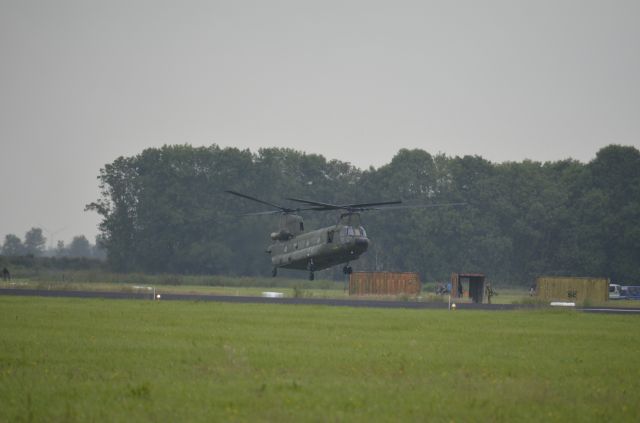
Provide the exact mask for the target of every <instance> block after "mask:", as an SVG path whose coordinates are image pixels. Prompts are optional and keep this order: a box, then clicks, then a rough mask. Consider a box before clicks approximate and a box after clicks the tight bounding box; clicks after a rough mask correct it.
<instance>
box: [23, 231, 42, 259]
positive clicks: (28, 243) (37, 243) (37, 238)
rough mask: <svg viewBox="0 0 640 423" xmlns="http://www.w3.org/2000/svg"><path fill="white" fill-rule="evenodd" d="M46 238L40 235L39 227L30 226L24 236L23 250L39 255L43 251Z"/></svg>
mask: <svg viewBox="0 0 640 423" xmlns="http://www.w3.org/2000/svg"><path fill="white" fill-rule="evenodd" d="M46 242H47V239H46V238H45V237H44V236H43V235H42V229H41V228H31V229H30V230H29V231H28V232H27V233H26V234H25V236H24V250H25V253H26V254H31V255H33V256H36V257H37V256H41V255H42V253H44V248H45V243H46Z"/></svg>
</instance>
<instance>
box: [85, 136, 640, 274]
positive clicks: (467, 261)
mask: <svg viewBox="0 0 640 423" xmlns="http://www.w3.org/2000/svg"><path fill="white" fill-rule="evenodd" d="M99 180H100V187H101V191H102V195H101V198H99V199H98V200H97V201H96V202H94V203H92V204H90V205H88V209H91V210H95V211H96V212H98V213H99V214H100V215H101V216H102V222H101V224H100V229H101V238H100V245H102V246H103V247H104V248H105V250H106V252H107V255H108V260H109V263H110V265H111V266H112V267H113V268H114V269H116V270H119V271H128V270H143V271H149V272H180V273H226V274H239V275H254V274H267V273H268V272H269V270H270V264H269V262H268V256H266V255H265V254H264V247H265V245H267V244H268V243H269V239H268V233H269V232H270V229H272V227H273V226H275V225H276V223H275V222H276V219H274V218H268V217H244V218H241V217H238V214H240V213H242V212H247V211H256V210H257V207H258V208H259V207H260V206H259V205H258V204H255V203H250V202H246V201H243V200H241V199H238V198H235V197H231V196H229V195H226V194H225V193H224V190H227V189H233V190H237V191H241V192H245V193H247V194H250V195H254V196H257V197H260V198H263V199H265V200H268V201H272V202H274V203H281V202H283V201H285V200H283V198H286V197H300V198H310V199H315V200H319V201H324V202H330V203H349V202H353V201H357V202H367V201H376V200H389V199H402V200H403V201H405V202H409V203H411V202H413V203H419V204H425V203H451V202H465V203H466V206H465V207H441V208H419V209H407V210H400V211H395V212H386V213H370V214H367V215H365V216H364V222H365V225H366V227H367V230H368V232H369V235H370V237H371V239H372V241H373V242H372V244H371V247H370V251H369V253H368V254H366V255H365V256H363V257H362V258H361V259H360V260H359V261H358V262H357V263H354V264H355V265H356V268H360V269H369V270H372V269H378V270H407V271H419V272H420V273H421V274H422V277H423V279H425V280H434V279H445V278H448V277H449V275H450V273H451V272H452V271H467V272H483V273H486V274H488V275H489V276H490V277H491V278H492V279H493V280H494V281H497V282H503V283H522V284H526V283H530V282H531V281H532V280H533V278H535V277H536V276H538V275H542V274H567V275H583V276H587V275H594V276H607V277H611V278H614V279H615V280H620V281H625V280H629V281H631V280H640V264H639V263H640V223H638V222H640V152H638V150H637V149H635V148H633V147H622V146H608V147H605V148H603V149H602V150H600V152H598V155H597V157H596V158H595V159H594V160H593V161H592V162H590V163H588V164H582V163H579V162H576V161H571V160H566V161H559V162H552V163H551V162H549V163H539V162H532V161H523V162H520V163H516V162H508V163H498V164H496V163H491V162H489V161H487V160H485V159H483V158H482V157H478V156H464V157H447V156H445V155H442V154H440V155H436V156H433V155H431V154H429V153H428V152H425V151H422V150H406V149H403V150H400V151H399V152H398V154H396V156H395V157H393V159H392V160H391V162H390V163H389V164H387V165H385V166H382V167H380V168H378V169H375V168H369V169H367V170H364V171H362V170H359V169H357V168H355V167H353V166H351V165H350V164H349V163H345V162H340V161H336V160H332V161H327V160H326V159H325V158H324V157H322V156H319V155H314V154H305V153H302V152H299V151H295V150H291V149H278V148H269V149H261V150H259V151H258V152H257V153H251V152H250V151H248V150H238V149H234V148H225V149H222V148H220V147H218V146H216V145H212V146H210V147H199V148H194V147H191V146H188V145H177V146H164V147H162V148H158V149H156V148H154V149H148V150H145V151H143V152H142V153H141V154H139V155H137V156H134V157H128V158H124V157H121V158H118V159H117V160H115V161H114V162H113V163H111V164H108V165H106V166H105V167H104V168H103V169H102V170H101V172H100V176H99ZM304 217H305V225H306V226H307V228H314V227H320V226H324V225H328V224H331V223H333V222H335V219H336V215H335V214H332V213H326V214H315V215H313V214H309V215H305V216H304ZM329 273H330V272H329Z"/></svg>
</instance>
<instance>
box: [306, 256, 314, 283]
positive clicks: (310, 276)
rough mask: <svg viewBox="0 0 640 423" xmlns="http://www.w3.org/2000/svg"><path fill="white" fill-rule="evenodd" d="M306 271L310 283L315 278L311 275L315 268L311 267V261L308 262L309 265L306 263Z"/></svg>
mask: <svg viewBox="0 0 640 423" xmlns="http://www.w3.org/2000/svg"><path fill="white" fill-rule="evenodd" d="M307 270H309V280H310V281H312V280H314V279H315V278H316V277H315V275H314V274H313V272H314V270H315V266H314V265H313V259H311V260H309V263H307Z"/></svg>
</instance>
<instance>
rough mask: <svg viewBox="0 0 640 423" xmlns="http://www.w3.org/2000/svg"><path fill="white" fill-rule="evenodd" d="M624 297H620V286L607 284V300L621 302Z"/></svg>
mask: <svg viewBox="0 0 640 423" xmlns="http://www.w3.org/2000/svg"><path fill="white" fill-rule="evenodd" d="M623 298H624V296H623V295H622V286H621V285H618V284H615V283H610V284H609V299H610V300H621V299H623Z"/></svg>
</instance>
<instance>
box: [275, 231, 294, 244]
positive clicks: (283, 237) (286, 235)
mask: <svg viewBox="0 0 640 423" xmlns="http://www.w3.org/2000/svg"><path fill="white" fill-rule="evenodd" d="M291 238H293V235H292V234H291V232H289V231H287V230H286V229H281V230H280V231H279V232H271V239H272V240H274V241H288V240H290V239H291Z"/></svg>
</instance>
